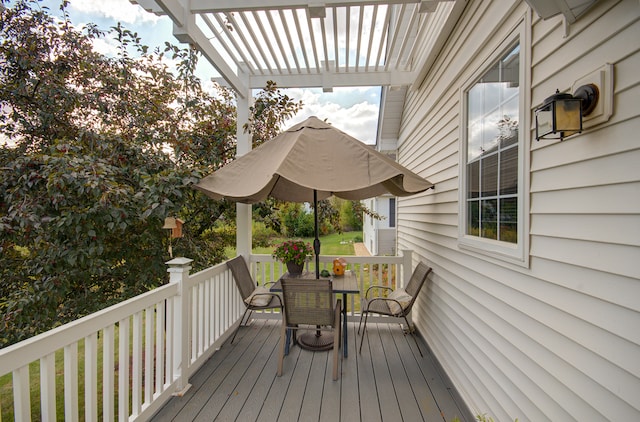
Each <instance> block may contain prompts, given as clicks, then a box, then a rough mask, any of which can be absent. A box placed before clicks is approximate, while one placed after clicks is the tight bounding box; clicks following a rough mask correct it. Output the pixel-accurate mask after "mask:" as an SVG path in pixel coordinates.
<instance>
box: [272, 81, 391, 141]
mask: <svg viewBox="0 0 640 422" xmlns="http://www.w3.org/2000/svg"><path fill="white" fill-rule="evenodd" d="M285 92H286V94H287V95H289V96H290V97H293V98H295V99H297V100H298V99H300V100H302V102H303V103H304V109H303V110H302V111H301V112H299V113H298V114H297V115H296V116H295V117H294V118H293V119H291V121H290V122H287V123H286V124H285V125H284V126H285V128H288V127H290V126H292V125H294V124H296V123H298V122H301V121H303V120H305V119H306V118H307V117H310V116H316V117H317V118H319V119H320V120H325V119H326V121H327V122H328V123H330V124H331V125H333V126H335V127H336V128H338V129H340V130H341V131H343V132H346V133H348V134H349V135H351V136H353V137H354V138H357V139H359V140H361V141H362V142H364V143H366V144H374V143H375V141H376V133H377V124H378V123H377V122H378V111H379V104H377V103H372V102H369V100H370V99H371V98H370V97H371V95H368V94H369V93H368V90H366V89H339V90H336V91H335V92H333V93H331V94H323V93H322V91H321V90H320V89H302V88H298V89H287V90H285ZM357 94H363V95H357ZM354 98H356V99H357V100H358V102H354ZM378 98H379V97H378Z"/></svg>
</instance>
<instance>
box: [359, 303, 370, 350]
mask: <svg viewBox="0 0 640 422" xmlns="http://www.w3.org/2000/svg"><path fill="white" fill-rule="evenodd" d="M363 315H364V327H363V328H362V337H360V351H359V353H362V343H364V335H365V334H366V333H367V318H368V317H369V312H367V311H364V312H363ZM360 319H362V316H360ZM358 332H360V329H359V328H358Z"/></svg>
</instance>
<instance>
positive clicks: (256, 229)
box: [234, 221, 276, 247]
mask: <svg viewBox="0 0 640 422" xmlns="http://www.w3.org/2000/svg"><path fill="white" fill-rule="evenodd" d="M252 231H253V234H252V240H253V246H255V247H268V246H269V243H270V241H271V238H272V237H274V236H275V235H276V232H275V231H274V230H273V229H271V228H268V227H267V226H266V224H265V223H263V222H260V221H254V222H253V224H252ZM234 234H235V233H234Z"/></svg>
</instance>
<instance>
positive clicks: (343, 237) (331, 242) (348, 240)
mask: <svg viewBox="0 0 640 422" xmlns="http://www.w3.org/2000/svg"><path fill="white" fill-rule="evenodd" d="M361 238H362V232H361V231H357V232H346V233H333V234H330V235H327V236H320V255H335V256H348V255H355V250H354V249H353V243H354V241H355V240H356V239H361ZM283 240H287V238H276V239H274V240H273V242H272V244H273V245H275V244H277V243H279V242H281V241H283ZM302 240H304V241H305V242H309V243H310V244H311V245H313V237H303V238H302ZM274 247H275V246H269V247H266V248H263V247H260V248H253V253H255V254H266V255H271V252H273V248H274ZM235 256H236V249H235V247H234V248H228V249H227V257H228V258H233V257H235Z"/></svg>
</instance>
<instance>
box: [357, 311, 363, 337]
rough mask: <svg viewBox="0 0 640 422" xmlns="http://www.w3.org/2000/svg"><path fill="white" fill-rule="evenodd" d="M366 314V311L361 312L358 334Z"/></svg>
mask: <svg viewBox="0 0 640 422" xmlns="http://www.w3.org/2000/svg"><path fill="white" fill-rule="evenodd" d="M363 316H364V311H362V312H360V323H359V324H358V334H360V327H361V326H362V317H363Z"/></svg>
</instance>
